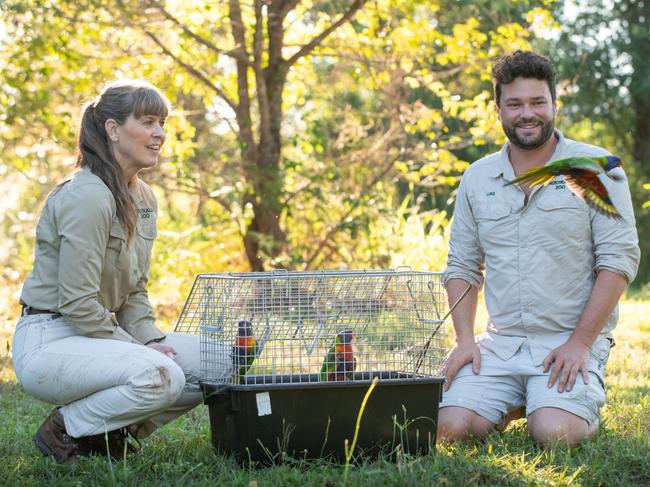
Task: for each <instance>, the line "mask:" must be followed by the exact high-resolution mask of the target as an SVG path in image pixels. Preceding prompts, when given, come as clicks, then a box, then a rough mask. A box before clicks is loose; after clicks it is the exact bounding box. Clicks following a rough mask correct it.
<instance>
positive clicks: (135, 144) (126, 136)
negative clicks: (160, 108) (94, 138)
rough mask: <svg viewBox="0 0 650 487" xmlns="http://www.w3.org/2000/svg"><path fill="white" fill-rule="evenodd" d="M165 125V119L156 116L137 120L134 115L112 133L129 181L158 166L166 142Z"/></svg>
mask: <svg viewBox="0 0 650 487" xmlns="http://www.w3.org/2000/svg"><path fill="white" fill-rule="evenodd" d="M164 123H165V120H164V119H161V118H160V117H158V116H156V115H143V116H142V117H140V118H137V119H136V118H135V117H134V116H133V114H131V115H129V118H127V119H126V122H124V124H122V125H117V124H115V125H113V126H112V127H111V128H110V129H109V130H108V135H109V139H110V141H111V145H112V147H113V154H114V155H115V159H116V160H117V162H118V163H119V165H120V166H121V167H122V171H123V173H124V176H125V179H126V180H127V181H128V180H130V179H131V178H132V177H133V176H134V175H135V174H137V173H138V171H140V170H141V169H146V168H148V167H153V166H155V165H156V164H157V163H158V156H159V155H160V149H161V148H162V145H163V144H164V143H165V131H164V130H163V125H164Z"/></svg>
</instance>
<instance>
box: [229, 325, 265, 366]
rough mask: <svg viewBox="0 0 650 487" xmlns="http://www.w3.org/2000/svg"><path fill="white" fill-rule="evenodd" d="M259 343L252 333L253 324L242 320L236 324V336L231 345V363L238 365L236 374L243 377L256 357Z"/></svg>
mask: <svg viewBox="0 0 650 487" xmlns="http://www.w3.org/2000/svg"><path fill="white" fill-rule="evenodd" d="M258 352H259V345H258V343H257V341H256V340H255V336H254V335H253V324H252V323H251V322H250V321H245V320H242V321H240V322H239V323H238V325H237V337H236V338H235V344H234V345H233V347H232V363H233V366H234V367H238V369H237V374H238V376H239V377H243V376H244V375H246V372H248V369H250V367H251V365H252V364H253V361H254V360H255V359H256V358H257V355H258Z"/></svg>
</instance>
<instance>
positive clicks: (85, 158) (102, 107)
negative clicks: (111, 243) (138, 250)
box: [77, 80, 171, 242]
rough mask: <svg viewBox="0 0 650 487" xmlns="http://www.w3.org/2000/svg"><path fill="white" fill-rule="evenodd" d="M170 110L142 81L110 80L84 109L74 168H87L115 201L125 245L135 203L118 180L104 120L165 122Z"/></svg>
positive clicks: (119, 173)
mask: <svg viewBox="0 0 650 487" xmlns="http://www.w3.org/2000/svg"><path fill="white" fill-rule="evenodd" d="M170 109H171V105H170V103H169V101H168V100H167V98H165V96H164V95H163V94H162V93H161V92H160V91H159V90H158V89H157V88H156V87H155V86H153V85H152V84H150V83H147V82H146V81H142V80H118V81H112V82H110V83H108V84H107V85H106V86H105V87H104V89H103V90H102V92H101V94H100V95H99V96H98V97H97V98H96V99H95V100H93V101H91V102H89V103H87V104H86V105H85V106H84V110H83V115H82V117H81V127H80V129H79V139H78V144H77V148H78V151H79V155H78V158H77V167H85V166H88V167H89V168H90V170H91V171H92V173H93V174H95V175H96V176H98V177H99V178H100V179H101V180H102V181H104V183H105V184H106V186H108V189H109V190H110V191H111V193H112V194H113V197H114V198H115V204H116V207H117V218H118V220H119V221H120V223H121V224H122V226H123V227H124V229H125V230H126V233H127V239H128V240H127V241H128V242H131V239H132V238H133V235H134V234H135V225H136V219H137V214H136V209H135V202H134V201H133V198H132V197H131V194H130V193H129V189H128V185H127V184H126V183H125V182H124V181H123V180H122V169H121V168H120V165H119V164H118V162H117V160H116V159H115V156H114V154H113V151H112V150H111V145H110V143H109V138H108V134H107V133H106V127H105V124H106V120H108V119H113V120H115V121H116V122H117V123H118V124H119V125H122V124H124V123H125V122H126V119H127V118H129V115H131V114H133V116H134V117H135V118H136V119H137V118H140V117H142V116H144V115H155V116H158V117H160V118H161V119H165V118H167V114H168V113H169V111H170Z"/></svg>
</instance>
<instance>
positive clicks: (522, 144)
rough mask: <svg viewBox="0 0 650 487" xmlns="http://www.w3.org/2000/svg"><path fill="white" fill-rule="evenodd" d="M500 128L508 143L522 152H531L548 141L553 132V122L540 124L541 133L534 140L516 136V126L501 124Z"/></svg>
mask: <svg viewBox="0 0 650 487" xmlns="http://www.w3.org/2000/svg"><path fill="white" fill-rule="evenodd" d="M520 123H521V122H520ZM501 126H502V127H503V132H504V133H505V134H506V137H508V140H509V141H510V143H511V144H513V145H515V146H517V147H519V148H520V149H524V150H533V149H537V148H538V147H541V146H542V145H544V143H545V142H546V141H547V140H548V139H550V138H551V136H552V135H553V132H554V131H555V123H554V121H553V120H550V121H548V122H544V123H542V130H541V132H540V133H539V135H538V136H537V137H534V138H530V137H526V138H523V137H520V136H519V135H518V134H517V127H516V125H506V124H504V123H502V124H501Z"/></svg>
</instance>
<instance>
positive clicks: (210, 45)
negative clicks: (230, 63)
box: [149, 0, 251, 65]
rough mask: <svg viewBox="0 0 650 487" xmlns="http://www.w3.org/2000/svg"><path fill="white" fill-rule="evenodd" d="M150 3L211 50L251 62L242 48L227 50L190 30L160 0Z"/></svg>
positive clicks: (244, 61) (153, 0)
mask: <svg viewBox="0 0 650 487" xmlns="http://www.w3.org/2000/svg"><path fill="white" fill-rule="evenodd" d="M149 4H150V5H153V6H154V7H156V8H157V9H158V10H159V11H160V12H161V13H162V14H163V16H164V17H165V18H166V19H167V20H169V21H171V22H172V23H173V24H174V25H176V26H177V27H178V28H180V29H181V30H182V31H183V32H184V33H185V34H187V35H188V36H189V37H191V38H192V39H194V40H195V41H196V42H198V43H199V44H201V45H203V46H205V47H207V48H208V49H210V50H211V51H214V52H215V53H217V54H223V55H224V56H230V57H231V58H233V59H236V60H238V61H241V62H243V63H247V64H249V65H250V64H251V62H250V59H248V56H246V53H245V52H242V51H241V50H238V49H231V50H229V51H225V50H223V49H221V48H219V47H217V46H216V45H215V44H214V43H213V42H212V41H210V40H209V39H206V38H205V37H202V36H200V35H198V34H197V33H196V32H194V31H192V30H190V28H189V27H187V26H186V25H185V24H183V23H182V22H181V21H180V20H178V19H177V18H176V17H174V16H173V15H172V14H170V13H169V12H168V11H167V10H165V7H163V6H162V5H161V4H160V2H158V1H157V0H149Z"/></svg>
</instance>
